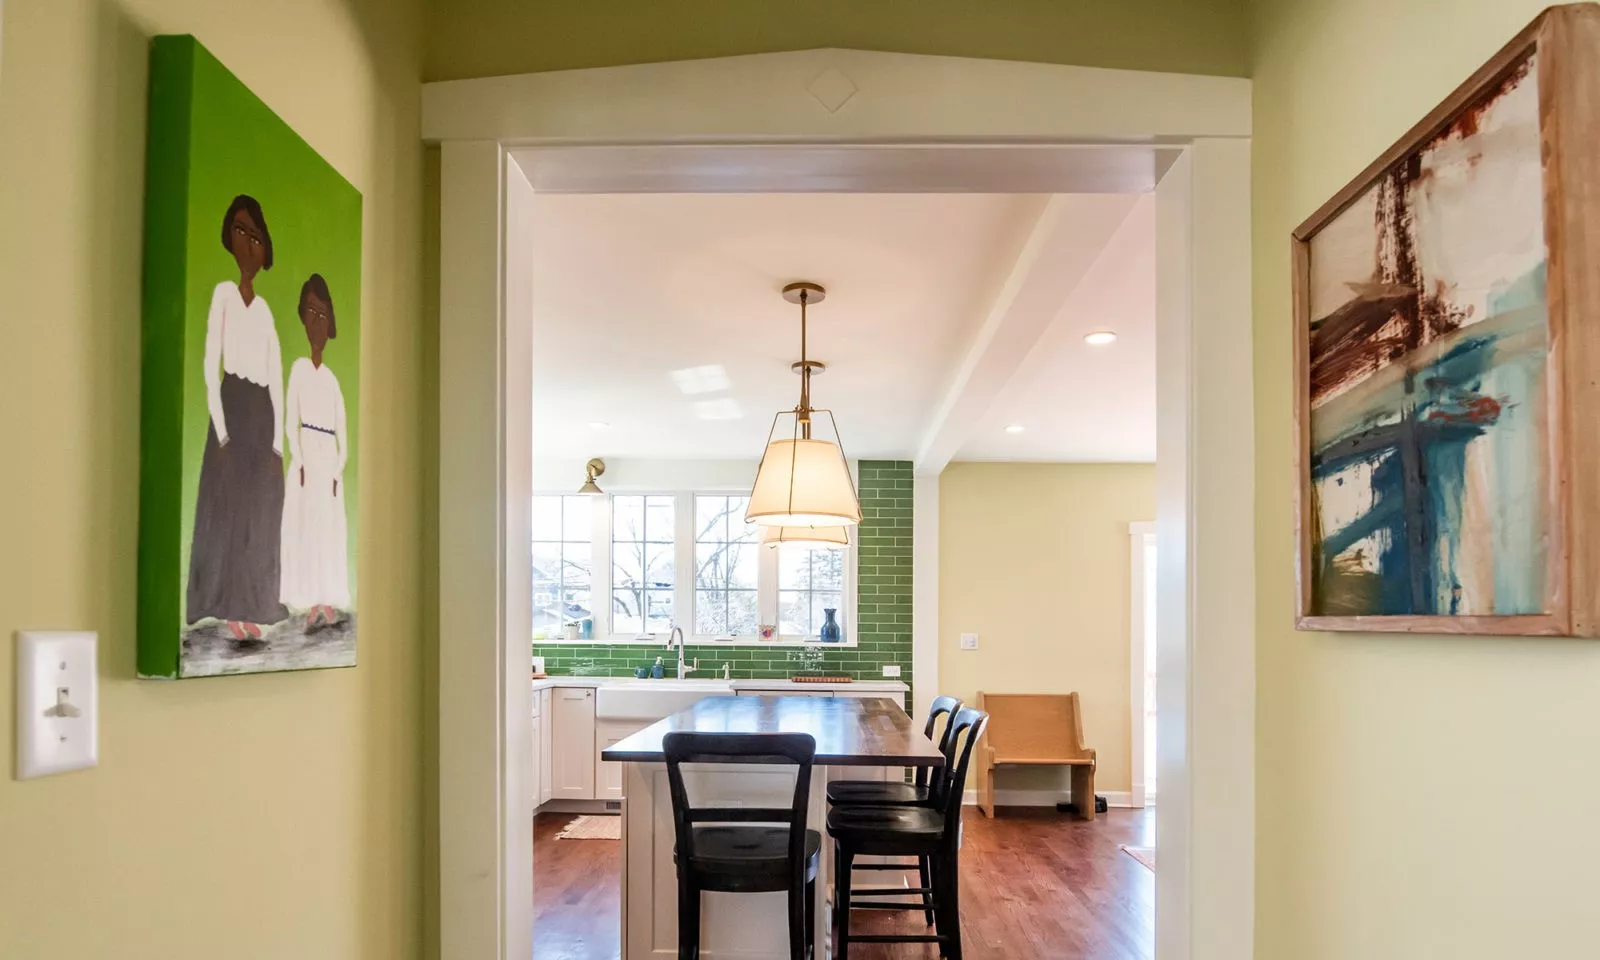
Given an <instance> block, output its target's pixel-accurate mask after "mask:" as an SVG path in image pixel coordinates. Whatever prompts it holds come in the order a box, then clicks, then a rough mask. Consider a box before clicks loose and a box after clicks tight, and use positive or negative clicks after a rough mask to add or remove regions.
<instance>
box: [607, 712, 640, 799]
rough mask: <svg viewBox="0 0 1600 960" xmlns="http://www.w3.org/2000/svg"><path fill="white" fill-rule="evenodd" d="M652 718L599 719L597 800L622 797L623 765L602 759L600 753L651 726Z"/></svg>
mask: <svg viewBox="0 0 1600 960" xmlns="http://www.w3.org/2000/svg"><path fill="white" fill-rule="evenodd" d="M653 722H654V721H652V720H597V721H595V725H594V763H595V766H594V770H595V773H594V797H595V799H596V800H621V799H622V773H623V765H622V764H620V763H614V762H612V761H609V760H601V759H600V753H601V751H603V750H608V749H610V748H611V747H614V746H616V745H617V743H618V742H619V741H621V740H623V739H625V738H627V737H631V736H633V735H634V734H636V733H638V732H639V731H640V730H643V729H644V728H645V727H648V726H650V724H651V723H653Z"/></svg>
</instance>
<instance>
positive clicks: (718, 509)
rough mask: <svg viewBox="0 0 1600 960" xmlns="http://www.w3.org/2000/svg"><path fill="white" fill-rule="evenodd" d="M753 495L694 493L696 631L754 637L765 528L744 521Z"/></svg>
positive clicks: (707, 635)
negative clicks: (758, 577)
mask: <svg viewBox="0 0 1600 960" xmlns="http://www.w3.org/2000/svg"><path fill="white" fill-rule="evenodd" d="M749 504H750V498H749V497H729V496H720V495H705V494H702V495H698V496H696V497H695V498H694V519H695V537H694V560H695V572H694V632H695V634H696V635H698V636H703V637H754V636H755V635H756V622H757V620H759V619H760V617H759V614H758V612H757V595H756V590H757V582H756V578H757V572H758V570H759V567H760V556H759V553H758V551H760V549H761V528H760V527H759V526H757V525H755V524H753V523H745V522H744V511H745V508H746V507H748V506H749Z"/></svg>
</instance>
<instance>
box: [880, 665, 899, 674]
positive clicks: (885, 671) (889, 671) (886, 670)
mask: <svg viewBox="0 0 1600 960" xmlns="http://www.w3.org/2000/svg"><path fill="white" fill-rule="evenodd" d="M883 675H884V676H886V677H898V676H900V665H899V664H898V663H897V664H895V665H893V666H889V667H884V668H883Z"/></svg>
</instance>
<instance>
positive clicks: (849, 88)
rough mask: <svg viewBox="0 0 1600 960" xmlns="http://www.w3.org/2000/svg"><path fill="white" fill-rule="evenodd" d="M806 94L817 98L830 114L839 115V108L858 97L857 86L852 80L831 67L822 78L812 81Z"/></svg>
mask: <svg viewBox="0 0 1600 960" xmlns="http://www.w3.org/2000/svg"><path fill="white" fill-rule="evenodd" d="M806 92H807V93H809V94H811V95H812V96H813V97H816V98H817V102H818V103H820V104H822V105H823V106H824V107H825V108H827V111H828V112H829V113H838V112H839V108H840V107H842V106H844V105H845V104H846V103H849V102H850V98H851V97H854V96H855V95H856V85H855V84H854V83H851V82H850V78H849V77H847V76H845V75H844V74H842V73H840V72H839V71H838V70H837V69H835V68H833V67H829V68H828V69H827V70H824V71H823V72H822V74H821V76H819V77H817V79H815V80H813V81H811V84H810V85H809V86H807V87H806Z"/></svg>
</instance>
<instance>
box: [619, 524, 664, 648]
mask: <svg viewBox="0 0 1600 960" xmlns="http://www.w3.org/2000/svg"><path fill="white" fill-rule="evenodd" d="M677 511H678V507H677V502H676V500H675V498H673V497H656V496H650V497H645V496H615V497H612V498H611V618H612V619H611V632H612V633H632V634H635V635H641V634H655V633H667V632H668V631H670V630H671V629H672V624H673V607H674V602H673V601H674V600H675V597H674V596H673V594H674V593H675V591H676V587H675V585H676V583H677V581H678V577H677V566H678V558H677V543H676V534H675V530H676V527H677V525H678V524H677Z"/></svg>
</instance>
